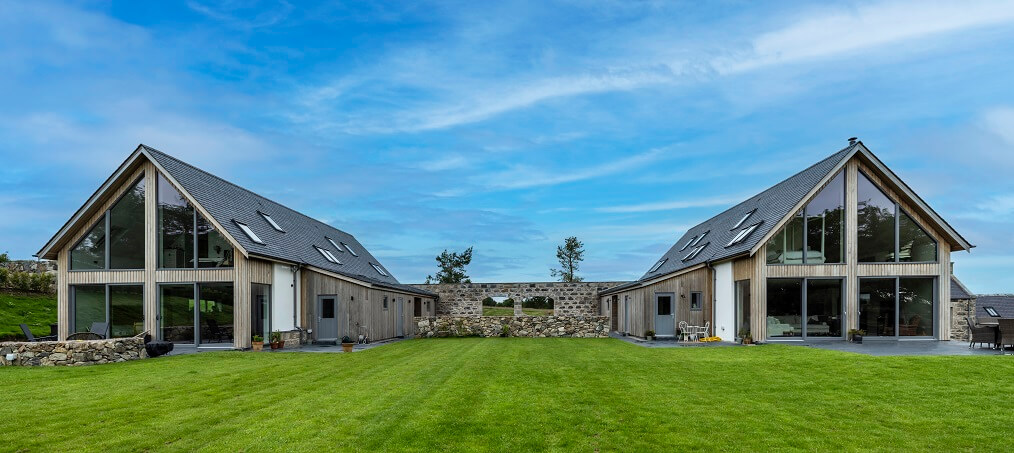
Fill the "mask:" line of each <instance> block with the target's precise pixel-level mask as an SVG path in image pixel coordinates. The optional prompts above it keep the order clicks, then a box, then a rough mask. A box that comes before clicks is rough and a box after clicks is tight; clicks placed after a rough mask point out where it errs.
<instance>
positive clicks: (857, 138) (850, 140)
mask: <svg viewBox="0 0 1014 453" xmlns="http://www.w3.org/2000/svg"><path fill="white" fill-rule="evenodd" d="M857 140H859V137H849V145H855V144H856V141H857Z"/></svg>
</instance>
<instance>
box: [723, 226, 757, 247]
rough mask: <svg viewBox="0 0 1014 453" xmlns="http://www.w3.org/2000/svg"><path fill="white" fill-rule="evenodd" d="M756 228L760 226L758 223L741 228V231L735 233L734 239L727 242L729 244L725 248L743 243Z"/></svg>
mask: <svg viewBox="0 0 1014 453" xmlns="http://www.w3.org/2000/svg"><path fill="white" fill-rule="evenodd" d="M758 226H760V223H755V224H753V225H750V226H748V227H746V228H743V229H742V230H739V233H736V237H734V238H732V240H731V241H729V243H728V244H726V245H725V246H726V247H731V246H733V245H736V244H739V243H740V242H743V241H744V240H745V239H746V238H747V237H749V236H750V233H753V230H756V229H757V227H758Z"/></svg>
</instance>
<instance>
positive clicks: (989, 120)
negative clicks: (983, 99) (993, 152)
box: [983, 107, 1014, 145]
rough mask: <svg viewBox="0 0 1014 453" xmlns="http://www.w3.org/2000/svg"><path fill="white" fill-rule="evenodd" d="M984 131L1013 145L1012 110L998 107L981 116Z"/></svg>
mask: <svg viewBox="0 0 1014 453" xmlns="http://www.w3.org/2000/svg"><path fill="white" fill-rule="evenodd" d="M983 125H984V126H985V128H986V130H988V131H989V132H991V133H993V134H995V135H996V136H997V137H1000V138H1001V139H1003V141H1005V142H1007V143H1009V144H1011V145H1014V108H1010V107H998V108H995V109H991V110H989V111H987V112H986V113H985V114H984V115H983Z"/></svg>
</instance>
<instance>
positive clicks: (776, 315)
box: [767, 278, 803, 338]
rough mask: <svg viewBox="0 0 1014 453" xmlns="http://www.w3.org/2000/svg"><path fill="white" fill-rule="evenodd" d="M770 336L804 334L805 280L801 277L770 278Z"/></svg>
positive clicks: (768, 319) (768, 321) (768, 322)
mask: <svg viewBox="0 0 1014 453" xmlns="http://www.w3.org/2000/svg"><path fill="white" fill-rule="evenodd" d="M767 296H768V297H767V299H768V300H767V302H768V313H767V326H768V336H769V337H772V338H784V337H799V336H802V334H803V329H802V322H803V305H802V300H803V281H802V280H799V279H794V278H793V279H787V278H769V279H768V292H767Z"/></svg>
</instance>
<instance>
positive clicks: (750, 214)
mask: <svg viewBox="0 0 1014 453" xmlns="http://www.w3.org/2000/svg"><path fill="white" fill-rule="evenodd" d="M755 212H757V209H756V208H754V209H751V210H749V211H747V213H746V214H745V215H743V217H742V218H740V219H739V222H736V224H735V225H733V226H732V228H729V231H732V230H735V229H736V228H739V227H741V226H743V224H744V223H746V221H747V220H748V219H749V218H750V217H751V216H753V213H755Z"/></svg>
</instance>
